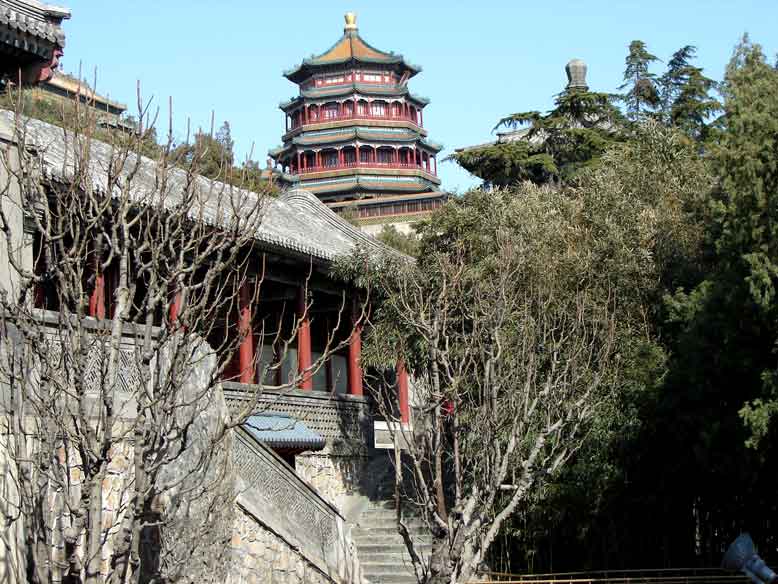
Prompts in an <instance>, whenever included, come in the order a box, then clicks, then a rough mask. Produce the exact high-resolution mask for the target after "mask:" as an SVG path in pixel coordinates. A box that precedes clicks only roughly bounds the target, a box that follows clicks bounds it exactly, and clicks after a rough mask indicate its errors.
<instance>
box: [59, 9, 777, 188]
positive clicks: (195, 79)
mask: <svg viewBox="0 0 778 584" xmlns="http://www.w3.org/2000/svg"><path fill="white" fill-rule="evenodd" d="M59 3H60V4H65V5H67V6H68V7H69V8H70V9H71V10H72V13H73V17H72V19H71V20H69V21H67V22H66V23H65V30H66V33H67V47H66V52H65V58H64V66H63V68H64V70H65V71H68V72H72V73H77V72H78V70H79V67H80V68H81V71H82V74H83V75H84V76H85V77H86V78H87V80H88V81H90V82H91V80H92V79H93V76H94V74H95V70H96V71H97V89H98V91H99V92H101V93H105V94H108V95H110V96H111V97H112V98H113V99H115V100H118V101H121V102H123V103H126V104H129V105H130V106H131V108H130V109H131V110H136V106H135V104H136V101H137V100H136V84H137V82H140V84H141V88H142V92H143V95H144V96H145V97H146V98H149V97H153V98H154V103H155V104H156V105H158V106H159V107H160V109H161V112H162V113H161V116H160V117H161V120H162V126H163V128H162V129H163V130H164V131H166V129H167V116H168V106H167V104H168V98H171V97H172V99H173V120H174V124H173V125H174V135H175V136H176V137H177V138H178V139H179V140H181V139H183V138H184V137H185V133H186V124H187V120H188V119H189V120H191V123H192V125H193V126H195V127H196V126H208V125H209V124H210V119H211V112H214V114H215V119H216V124H217V127H218V125H220V124H221V122H222V121H224V120H228V121H229V122H230V124H231V126H232V130H233V138H234V139H235V141H236V149H237V151H238V154H239V156H241V157H244V156H245V155H246V154H247V153H248V152H249V150H250V149H251V148H252V145H253V148H254V155H253V157H254V158H255V159H258V160H264V159H265V158H266V152H267V150H268V149H269V148H272V147H274V146H276V145H277V144H278V143H279V142H280V138H281V134H282V132H283V129H284V118H283V114H282V113H281V112H280V110H279V109H278V103H279V102H281V101H283V100H285V99H288V98H289V97H291V96H292V95H294V94H295V92H296V86H294V85H293V84H291V83H290V82H289V81H287V80H286V79H285V78H284V77H282V72H283V71H284V70H285V69H288V68H290V67H292V66H293V65H295V64H296V63H298V62H299V61H300V60H301V59H302V58H303V57H305V56H309V55H311V54H314V53H320V52H323V51H324V50H325V49H327V48H328V47H329V46H330V45H332V44H333V43H334V42H335V41H336V40H337V39H338V38H339V37H340V35H341V34H342V30H343V14H344V13H345V12H347V11H350V10H353V11H355V12H357V14H358V25H359V30H360V34H361V35H362V37H363V38H364V39H365V40H366V41H368V42H369V43H371V44H372V45H374V46H375V47H377V48H379V49H382V50H386V51H395V52H397V53H401V54H403V55H404V56H405V57H406V58H407V59H408V60H409V61H410V62H412V63H415V64H420V65H421V66H422V67H423V71H422V72H421V73H420V74H419V75H417V76H416V77H415V78H413V79H412V80H411V82H410V86H411V89H412V91H413V92H414V93H416V94H419V95H423V96H426V97H428V98H430V100H431V103H430V105H429V106H428V107H427V108H426V109H425V112H424V123H425V126H426V127H427V129H428V130H429V132H430V138H432V139H433V140H435V141H437V142H439V143H442V144H443V145H444V146H445V150H444V152H443V155H446V154H448V153H450V152H451V151H452V150H453V149H454V148H456V147H459V146H465V145H470V144H477V143H481V142H485V141H487V140H490V139H491V137H492V134H491V129H492V128H493V127H494V125H495V123H496V122H497V120H498V119H499V118H500V117H502V116H504V115H507V114H509V113H512V112H516V111H525V110H530V109H539V110H545V109H548V108H549V107H550V106H551V104H552V97H553V95H554V94H555V93H558V92H559V91H560V90H561V89H562V88H563V87H564V85H565V83H566V78H565V73H564V65H565V63H566V62H567V61H569V60H570V59H571V58H581V59H584V60H585V61H586V62H587V63H588V65H589V75H588V82H589V85H590V87H591V88H592V89H595V90H601V91H615V90H616V88H617V86H618V85H619V84H620V82H621V75H622V71H623V68H624V57H625V55H626V47H627V45H628V44H629V42H630V41H631V40H633V39H641V40H643V41H645V42H646V43H647V44H648V47H649V49H650V50H651V51H652V52H653V53H654V54H655V55H657V56H658V57H660V58H661V59H663V60H667V59H668V58H669V56H670V55H671V54H672V52H673V51H675V50H676V49H677V48H679V47H681V46H683V45H685V44H692V45H696V46H697V47H698V55H699V58H698V65H699V66H701V67H704V68H705V71H706V73H707V74H708V75H709V76H711V77H713V78H715V79H720V78H721V76H722V74H723V71H724V67H725V65H726V63H727V61H728V60H729V57H730V55H731V52H732V48H733V46H734V45H735V43H736V42H737V41H738V39H739V37H740V36H741V35H742V34H743V33H744V32H748V33H749V34H750V36H751V38H752V40H754V41H755V42H759V43H761V44H762V45H763V46H764V48H765V50H766V52H767V54H768V55H770V56H771V60H772V59H773V55H774V54H775V52H776V50H778V42H777V41H776V39H775V32H776V31H777V30H778V0H762V1H756V0H751V1H749V0H738V1H734V0H731V1H724V0H706V1H703V0H675V1H669V0H668V1H665V0H654V1H652V2H645V1H633V0H622V1H615V0H613V1H605V0H588V1H572V0H569V1H554V0H547V1H545V2H538V1H533V2H527V1H520V0H514V1H509V0H506V1H497V0H480V1H478V2H474V1H469V2H467V1H454V0H449V1H446V2H444V1H437V0H427V1H426V2H408V1H402V0H400V1H399V2H378V1H375V0H371V1H367V0H361V1H358V0H351V1H348V2H344V1H341V0H330V1H322V0H318V1H316V2H313V1H308V0H294V1H287V2H264V1H248V0H243V1H238V0H221V1H218V2H217V1H213V0H211V1H206V0H189V1H183V0H156V1H151V0H126V1H119V2H108V1H104V0H59ZM660 70H661V64H660V65H659V66H658V67H657V72H659V71H660ZM163 133H164V132H163ZM441 159H442V156H441ZM439 174H440V176H441V178H442V180H443V187H444V188H446V189H449V190H463V189H466V188H467V187H468V186H470V185H473V184H475V183H476V182H477V181H476V180H475V179H474V178H473V177H472V176H470V175H469V174H468V173H467V172H466V171H464V170H462V169H460V168H459V167H457V166H456V165H455V164H454V163H452V162H448V163H445V164H439Z"/></svg>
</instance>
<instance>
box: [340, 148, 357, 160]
mask: <svg viewBox="0 0 778 584" xmlns="http://www.w3.org/2000/svg"><path fill="white" fill-rule="evenodd" d="M356 161H357V151H356V149H354V148H344V149H343V162H344V163H345V164H354V163H355V162H356Z"/></svg>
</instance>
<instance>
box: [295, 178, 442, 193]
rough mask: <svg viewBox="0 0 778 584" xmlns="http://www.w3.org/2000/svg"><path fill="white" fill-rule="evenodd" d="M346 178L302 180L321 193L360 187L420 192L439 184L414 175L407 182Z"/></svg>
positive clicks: (373, 189)
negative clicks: (313, 182) (322, 181)
mask: <svg viewBox="0 0 778 584" xmlns="http://www.w3.org/2000/svg"><path fill="white" fill-rule="evenodd" d="M344 178H347V180H343V181H339V182H336V183H322V184H305V181H302V182H303V184H304V186H303V188H305V189H309V190H311V191H313V192H315V193H319V194H326V193H329V192H351V191H355V190H360V189H363V190H366V191H380V192H406V193H419V192H426V191H433V190H435V189H436V188H438V187H437V185H435V184H433V183H432V182H430V181H428V180H425V179H423V178H420V177H412V178H415V179H416V180H410V181H408V182H406V183H401V182H395V181H384V182H381V181H378V180H374V179H372V180H371V179H366V178H365V177H362V176H349V177H344Z"/></svg>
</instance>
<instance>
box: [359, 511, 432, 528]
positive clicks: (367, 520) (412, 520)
mask: <svg viewBox="0 0 778 584" xmlns="http://www.w3.org/2000/svg"><path fill="white" fill-rule="evenodd" d="M358 523H359V524H360V525H379V524H387V523H388V524H391V525H395V524H396V523H397V516H396V515H395V514H394V511H392V512H390V513H387V514H386V515H383V514H377V513H368V512H365V513H362V515H361V516H360V517H359V520H358ZM403 523H405V524H407V525H420V526H423V525H426V523H425V522H424V520H422V519H421V517H416V516H410V517H409V516H407V515H406V516H405V517H403Z"/></svg>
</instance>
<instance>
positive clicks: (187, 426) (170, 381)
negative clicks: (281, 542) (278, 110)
mask: <svg viewBox="0 0 778 584" xmlns="http://www.w3.org/2000/svg"><path fill="white" fill-rule="evenodd" d="M138 101H139V116H138V119H139V120H140V127H139V128H138V132H137V134H135V135H130V136H127V135H124V134H113V135H112V136H109V139H110V141H109V142H105V141H98V140H96V139H95V132H97V131H98V130H96V128H97V124H96V120H95V114H94V110H93V109H92V108H89V107H79V106H78V105H77V106H76V108H75V111H74V112H72V113H70V114H69V116H70V117H69V118H68V119H66V120H64V122H65V123H63V128H59V129H53V128H52V127H51V126H45V127H44V126H43V125H42V124H40V123H36V122H33V121H31V120H28V119H26V118H25V117H24V116H23V115H22V112H20V111H17V112H16V113H15V114H10V113H9V112H5V113H6V114H8V115H7V116H6V121H8V122H9V124H10V125H12V126H13V129H12V136H11V137H10V139H8V140H7V143H6V145H5V147H4V148H3V149H2V151H0V169H1V170H2V171H3V176H4V180H3V181H2V182H0V229H2V231H3V235H4V238H3V246H2V247H3V251H4V258H3V259H4V261H5V262H7V264H8V266H7V277H6V278H5V280H6V281H4V282H3V292H2V297H1V298H0V309H1V310H2V314H0V321H1V322H0V325H1V326H2V332H3V337H2V346H1V348H2V351H1V352H0V355H1V357H2V359H0V382H1V383H2V389H3V396H2V408H3V412H2V420H3V425H4V427H3V432H2V437H3V444H2V446H3V454H4V457H5V460H4V463H5V468H6V470H7V473H6V488H5V490H4V492H3V493H2V494H0V499H2V507H3V511H4V515H5V517H4V521H5V530H4V532H3V533H4V537H5V542H4V544H5V549H6V551H8V550H11V552H12V553H11V554H10V555H8V558H6V564H15V565H13V566H10V567H9V566H7V567H6V569H7V570H8V569H11V570H15V571H16V572H17V573H21V574H25V575H26V578H27V579H28V581H30V582H35V583H40V584H43V583H49V582H85V583H90V584H91V583H97V582H114V583H120V582H121V583H123V582H152V581H153V582H195V581H196V582H206V581H223V580H224V571H225V569H226V567H227V566H228V562H227V561H226V556H225V554H226V553H227V550H228V544H229V538H230V535H231V533H230V530H231V526H232V524H231V513H232V509H233V504H234V499H235V492H234V489H235V486H234V482H233V470H232V467H231V464H230V456H229V451H230V443H231V442H230V441H231V432H230V430H231V428H233V427H234V426H236V425H238V424H240V423H242V422H243V421H244V420H245V419H246V417H247V416H248V415H250V414H252V413H254V412H255V411H256V410H257V407H258V401H259V396H260V394H261V392H262V390H263V388H265V387H267V386H263V385H262V383H261V382H262V380H266V379H268V378H270V377H272V376H271V375H268V374H269V373H272V372H274V371H276V370H280V368H281V367H282V366H283V363H284V362H285V360H286V358H287V352H288V350H289V348H290V346H292V344H293V343H294V342H295V339H296V336H297V332H298V330H299V328H300V323H301V321H302V319H303V318H304V317H305V316H306V314H307V312H308V311H309V310H310V301H306V302H304V305H305V311H304V312H305V313H306V314H303V315H302V316H300V315H299V314H298V313H297V311H296V310H295V309H294V308H292V309H290V310H289V312H288V314H285V315H281V317H280V318H279V319H277V320H276V321H274V322H272V323H268V324H266V321H263V322H262V323H261V330H259V334H260V335H261V338H263V339H270V344H271V345H272V347H273V351H274V359H271V360H265V361H266V362H265V361H260V360H259V359H257V360H255V361H254V363H253V364H252V366H251V367H252V368H254V367H257V368H259V369H261V370H260V371H256V372H255V371H252V372H251V375H250V377H251V378H252V379H256V380H258V381H259V383H258V384H257V385H252V386H247V391H248V392H249V393H250V395H249V396H248V397H249V399H247V400H245V401H244V402H242V404H241V406H242V409H241V411H237V412H236V411H233V412H228V411H227V409H226V406H225V404H224V398H223V396H222V395H221V392H220V381H221V380H222V379H224V378H225V377H227V376H229V375H239V374H240V371H238V372H235V366H234V365H235V361H236V359H235V356H236V354H237V352H238V351H239V347H240V346H241V344H242V343H243V341H244V340H245V339H246V337H247V335H250V334H252V331H251V329H250V328H246V327H245V318H240V317H241V316H244V317H245V316H246V314H248V316H247V318H249V319H250V318H251V310H252V307H256V306H257V304H258V303H259V302H260V300H261V293H260V290H261V288H262V285H263V281H264V274H265V258H264V255H263V254H262V253H261V252H259V251H258V250H257V248H256V245H255V244H256V242H255V237H256V234H257V230H258V229H259V226H260V224H261V222H262V220H263V213H264V210H265V208H266V203H267V200H268V199H267V197H266V196H265V195H264V194H262V193H259V194H257V193H250V192H247V191H245V190H242V189H239V188H235V187H233V186H230V184H229V183H230V182H235V181H233V180H232V179H233V177H232V176H231V173H232V172H233V170H232V166H231V164H230V162H229V161H224V165H223V168H222V171H221V173H222V176H221V177H220V178H221V179H222V180H221V181H211V180H206V179H204V178H203V177H201V176H199V174H198V169H199V161H200V160H202V159H203V158H204V157H205V156H206V155H207V152H204V151H202V150H198V149H197V148H195V151H194V153H193V156H192V158H191V161H189V162H187V163H186V165H185V166H184V167H179V166H176V165H174V164H173V163H172V162H171V161H170V159H169V156H170V153H171V147H172V143H173V139H172V130H171V131H170V132H169V133H168V141H167V145H166V146H165V147H163V148H161V154H160V156H159V159H158V160H155V161H152V160H150V159H148V158H143V157H141V156H140V155H138V154H136V152H137V151H140V149H141V146H142V144H141V142H142V141H143V140H145V139H146V137H147V135H148V132H149V130H150V127H151V124H149V127H148V128H147V127H144V122H148V120H149V118H150V117H151V116H150V115H149V111H148V107H147V106H144V105H143V103H142V101H141V99H140V97H139V100H138ZM19 103H20V104H21V99H20V100H19ZM0 113H2V112H0ZM171 126H172V124H171ZM54 159H55V160H57V161H58V164H59V167H58V168H56V169H55V170H56V172H52V168H51V165H52V160H54ZM303 280H305V275H304V274H303ZM344 302H345V300H344ZM293 306H295V305H293ZM247 311H248V312H247ZM282 321H283V322H285V323H286V325H285V326H281V324H280V323H281V322H282ZM241 323H243V324H241ZM338 325H340V322H339V323H338ZM335 329H337V326H336V327H335ZM255 332H256V331H255ZM343 336H344V337H346V338H347V337H348V334H345V335H343ZM338 346H339V345H338V343H336V342H335V335H334V333H333V334H332V335H331V336H330V337H329V339H328V343H327V347H326V349H325V351H323V355H322V357H321V358H320V359H318V360H315V361H314V363H312V364H311V365H310V367H308V368H307V369H306V370H304V371H300V372H298V371H297V369H296V368H293V369H294V371H293V373H292V374H290V375H289V376H288V378H286V379H283V380H282V382H281V383H280V385H275V386H274V389H276V390H283V389H290V388H294V387H296V386H298V385H299V384H300V382H301V381H302V380H303V378H304V377H307V376H310V375H312V374H313V373H314V372H315V371H316V370H317V369H318V368H319V367H321V366H322V363H323V362H324V360H325V359H327V358H328V357H329V356H330V355H331V353H332V351H334V350H336V349H337V348H338ZM260 363H264V365H260ZM279 377H280V376H279Z"/></svg>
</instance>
